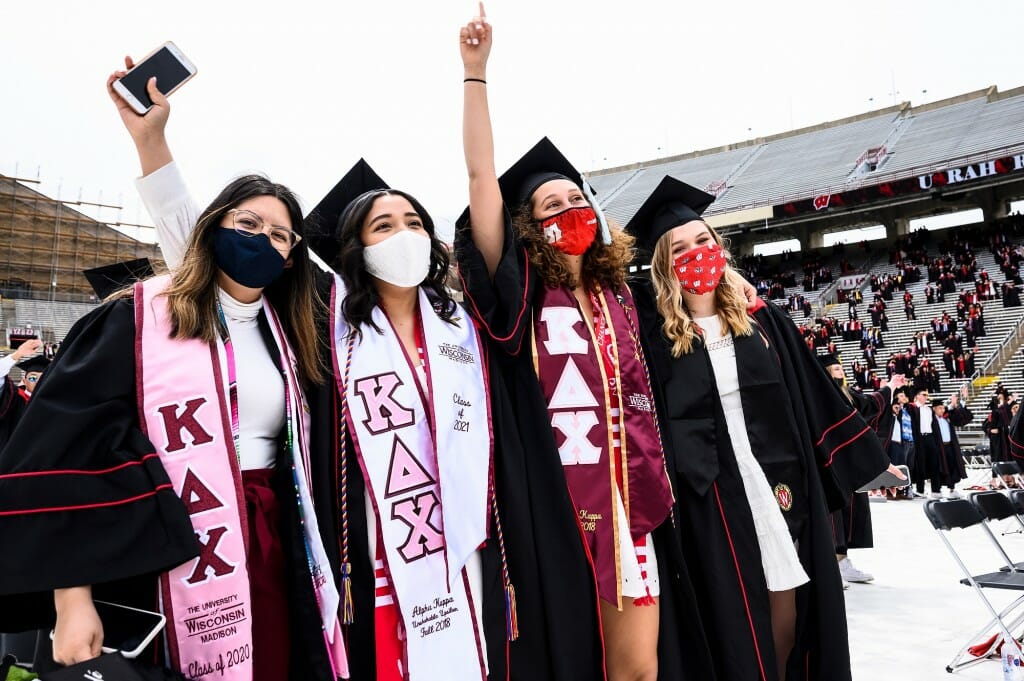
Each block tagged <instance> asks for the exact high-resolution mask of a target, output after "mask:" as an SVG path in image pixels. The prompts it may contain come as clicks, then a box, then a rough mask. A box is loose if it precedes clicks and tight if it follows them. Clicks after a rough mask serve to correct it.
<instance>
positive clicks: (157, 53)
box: [114, 41, 197, 114]
mask: <svg viewBox="0 0 1024 681" xmlns="http://www.w3.org/2000/svg"><path fill="white" fill-rule="evenodd" d="M196 73H197V69H196V67H195V65H194V64H193V63H192V62H191V61H189V60H188V58H187V57H186V56H185V55H184V54H182V52H181V50H179V49H178V46H177V45H175V44H174V43H172V42H169V41H168V42H166V43H164V44H163V45H161V46H160V47H158V48H157V49H155V50H154V51H152V52H150V53H149V54H148V55H146V57H145V59H143V60H142V61H140V62H139V63H138V64H136V65H135V67H134V68H133V69H132V70H131V71H129V72H128V73H126V74H125V75H124V76H123V77H122V78H118V79H117V80H115V81H114V90H115V91H116V92H117V94H119V95H121V96H122V97H124V100H125V101H126V102H128V106H130V107H131V108H132V109H134V110H135V112H136V113H138V114H145V113H146V112H147V111H149V110H150V109H151V108H153V100H151V99H150V98H149V93H148V92H147V91H146V83H148V82H149V79H150V78H152V77H153V76H156V86H157V87H158V88H159V89H160V92H162V93H164V95H169V94H171V93H172V92H174V91H175V90H177V89H178V88H179V87H181V86H182V85H184V84H185V83H186V82H188V80H189V79H190V78H191V77H192V76H194V75H196Z"/></svg>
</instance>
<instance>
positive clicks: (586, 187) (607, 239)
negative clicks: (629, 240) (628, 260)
mask: <svg viewBox="0 0 1024 681" xmlns="http://www.w3.org/2000/svg"><path fill="white" fill-rule="evenodd" d="M580 184H582V185H583V195H584V196H586V197H587V201H589V202H590V206H591V208H593V209H594V214H595V215H597V224H598V225H599V226H600V227H601V241H603V242H604V245H605V246H611V245H612V231H611V230H610V229H608V221H607V220H606V219H605V217H604V211H603V210H601V206H599V205H597V197H596V196H594V191H593V190H592V189H591V188H590V184H589V183H587V178H586V177H584V176H583V175H580Z"/></svg>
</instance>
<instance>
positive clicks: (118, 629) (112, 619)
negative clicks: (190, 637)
mask: <svg viewBox="0 0 1024 681" xmlns="http://www.w3.org/2000/svg"><path fill="white" fill-rule="evenodd" d="M93 604H94V605H95V606H96V614H97V615H99V616H100V622H102V623H103V652H105V653H113V652H119V653H121V655H123V656H124V657H127V658H130V659H134V658H136V657H138V656H139V655H140V654H141V653H142V651H143V650H145V649H146V646H148V645H149V644H150V643H152V642H153V639H154V638H156V635H157V634H159V633H160V632H161V631H162V630H163V628H164V625H165V624H167V618H166V617H164V616H163V615H161V614H160V613H158V612H150V611H148V610H139V609H138V608H129V607H128V606H126V605H118V604H117V603H108V602H106V601H93ZM50 640H51V641H52V640H53V631H51V632H50Z"/></svg>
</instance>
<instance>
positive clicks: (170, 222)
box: [107, 57, 199, 270]
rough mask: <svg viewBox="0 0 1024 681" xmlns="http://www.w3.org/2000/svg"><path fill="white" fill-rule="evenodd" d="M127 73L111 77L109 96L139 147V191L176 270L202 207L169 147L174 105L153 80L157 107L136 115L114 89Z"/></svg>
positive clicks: (149, 87) (167, 258) (150, 89)
mask: <svg viewBox="0 0 1024 681" xmlns="http://www.w3.org/2000/svg"><path fill="white" fill-rule="evenodd" d="M124 63H125V66H126V67H127V68H129V69H130V68H132V66H134V64H133V62H132V60H131V57H125V59H124ZM125 73H126V72H125V71H115V72H114V73H112V74H110V76H109V77H108V78H107V94H109V95H110V99H111V100H112V101H113V102H114V105H115V106H116V107H117V113H118V114H119V115H120V116H121V122H122V123H124V127H125V129H126V130H128V134H129V135H130V136H131V138H132V142H134V143H135V150H136V152H137V153H138V155H139V165H140V166H141V167H142V177H141V178H139V179H138V180H137V181H136V188H137V189H138V190H139V194H140V196H141V197H142V202H143V203H144V204H145V205H146V210H147V211H148V212H149V215H150V217H152V219H153V224H154V225H155V226H156V232H157V241H158V242H159V244H160V251H161V253H162V254H163V257H164V261H165V262H166V263H167V266H168V267H169V268H170V269H172V270H173V269H175V268H176V267H177V266H178V265H179V264H180V263H181V258H182V256H183V254H184V253H185V245H186V244H187V243H188V238H189V235H190V234H191V233H192V230H193V229H194V228H195V225H196V222H197V220H198V218H199V207H198V206H197V205H196V203H195V201H194V200H193V199H192V196H191V195H190V194H189V191H188V187H187V186H186V185H185V181H184V179H182V177H181V174H180V173H179V172H178V168H177V164H176V163H174V157H173V156H172V155H171V148H170V146H169V145H168V143H167V136H166V134H165V129H166V127H167V119H168V117H169V116H170V113H171V107H170V103H169V102H168V101H167V98H166V97H165V96H164V95H163V93H161V92H160V90H159V89H158V88H157V86H156V78H151V79H150V81H149V83H148V84H147V85H146V88H147V90H148V92H149V96H150V98H151V99H152V100H153V107H152V108H151V109H150V110H149V111H148V112H146V114H145V115H144V116H140V115H139V114H137V113H135V111H134V110H133V109H132V108H131V107H130V106H128V103H127V102H125V101H124V99H123V98H122V97H121V96H120V95H119V94H117V92H116V91H115V90H114V88H113V84H114V81H115V80H117V79H118V78H120V77H121V76H123V75H124V74H125Z"/></svg>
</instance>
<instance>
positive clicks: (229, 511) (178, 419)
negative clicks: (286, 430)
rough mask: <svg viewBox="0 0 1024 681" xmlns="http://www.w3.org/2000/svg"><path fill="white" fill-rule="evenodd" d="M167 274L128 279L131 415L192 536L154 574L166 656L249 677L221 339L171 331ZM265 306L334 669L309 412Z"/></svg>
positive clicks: (247, 606)
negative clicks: (182, 555) (195, 544)
mask: <svg viewBox="0 0 1024 681" xmlns="http://www.w3.org/2000/svg"><path fill="white" fill-rule="evenodd" d="M169 282H170V278H169V277H166V276H165V277H157V278H154V279H149V280H147V281H145V282H140V283H138V284H136V286H135V323H136V340H135V352H136V385H137V391H138V403H139V420H140V423H141V424H142V429H143V432H145V434H146V436H147V437H148V438H149V440H150V441H151V442H152V443H153V445H154V447H156V451H157V453H158V454H159V455H160V461H161V463H162V464H163V466H164V469H165V470H166V471H167V475H168V477H169V478H170V480H171V483H172V484H173V486H174V489H175V491H176V492H177V494H178V496H179V497H180V498H181V500H182V502H183V503H184V504H185V508H186V510H187V511H188V513H189V516H190V519H191V521H192V526H193V528H194V529H195V533H196V538H197V539H198V541H199V545H200V555H199V557H198V558H196V559H194V560H191V561H189V562H187V563H185V564H183V565H180V566H178V567H176V568H174V569H172V570H170V571H169V572H166V573H164V574H163V575H161V576H160V603H161V609H162V611H163V613H164V614H165V615H166V617H167V621H168V624H167V629H166V640H167V646H168V653H169V658H170V661H171V664H172V666H173V667H174V668H175V669H177V670H179V671H180V672H181V673H182V674H184V675H185V676H187V677H189V678H191V679H196V680H203V679H207V678H210V679H217V680H218V681H220V680H221V679H226V680H227V681H251V679H252V676H253V650H252V619H251V618H252V609H251V597H250V591H249V589H250V584H249V574H248V569H247V565H246V555H247V553H246V549H247V546H248V542H249V537H248V523H247V521H246V517H245V513H246V509H245V498H244V496H243V491H242V484H241V472H240V470H239V463H238V457H237V455H236V452H235V448H234V443H233V441H232V432H231V421H230V419H229V406H228V399H227V397H226V391H225V388H224V386H225V380H224V378H225V376H224V371H223V369H222V363H221V357H220V355H219V347H220V345H219V344H217V343H206V342H204V341H202V340H197V339H193V340H178V339H172V338H171V337H170V330H171V321H170V317H169V313H168V308H167V299H166V297H164V296H163V295H161V294H162V293H163V291H164V290H165V289H166V287H167V285H168V284H169ZM264 309H265V311H266V313H267V315H268V318H269V319H270V321H271V328H272V330H273V332H274V335H275V339H276V340H277V343H278V347H279V349H280V350H281V352H282V357H283V359H284V363H285V366H286V367H287V368H288V371H287V374H288V385H287V387H288V391H287V392H288V394H289V399H290V400H291V402H290V408H291V409H292V412H291V413H293V414H299V419H298V423H299V427H298V428H296V430H297V431H298V432H297V433H295V434H294V441H293V451H292V452H291V454H292V465H293V470H294V472H295V480H296V489H297V494H298V497H299V498H298V503H299V506H300V511H301V513H302V516H303V519H304V531H305V543H306V549H307V558H308V562H309V567H310V574H311V576H312V579H313V588H314V591H315V593H316V595H317V600H318V603H319V605H320V609H321V616H322V618H323V621H324V635H325V644H326V645H327V650H328V656H329V657H330V658H331V662H332V665H333V666H334V668H335V670H336V672H337V673H339V674H345V675H347V673H348V667H347V657H346V656H345V652H344V648H343V642H342V640H341V636H340V629H339V626H338V623H337V613H338V606H339V597H338V593H337V589H336V587H335V585H334V580H333V579H332V578H331V571H330V567H329V565H328V563H327V557H326V553H325V551H324V548H323V545H322V542H321V541H320V537H319V531H318V529H317V525H316V515H315V513H313V509H312V497H311V495H310V493H309V479H308V473H307V471H308V470H309V466H308V463H309V461H308V445H307V442H308V432H309V421H308V415H307V414H306V410H305V409H304V408H303V405H302V397H301V395H302V393H301V391H300V389H299V383H298V380H297V375H296V371H295V368H294V366H293V364H294V360H293V359H292V353H291V349H290V348H289V347H288V344H287V341H286V339H285V337H284V334H283V332H282V330H281V328H280V325H279V323H278V321H277V318H276V316H275V315H274V314H273V310H272V309H271V308H270V306H269V305H267V304H266V302H264ZM257 654H258V653H257Z"/></svg>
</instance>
